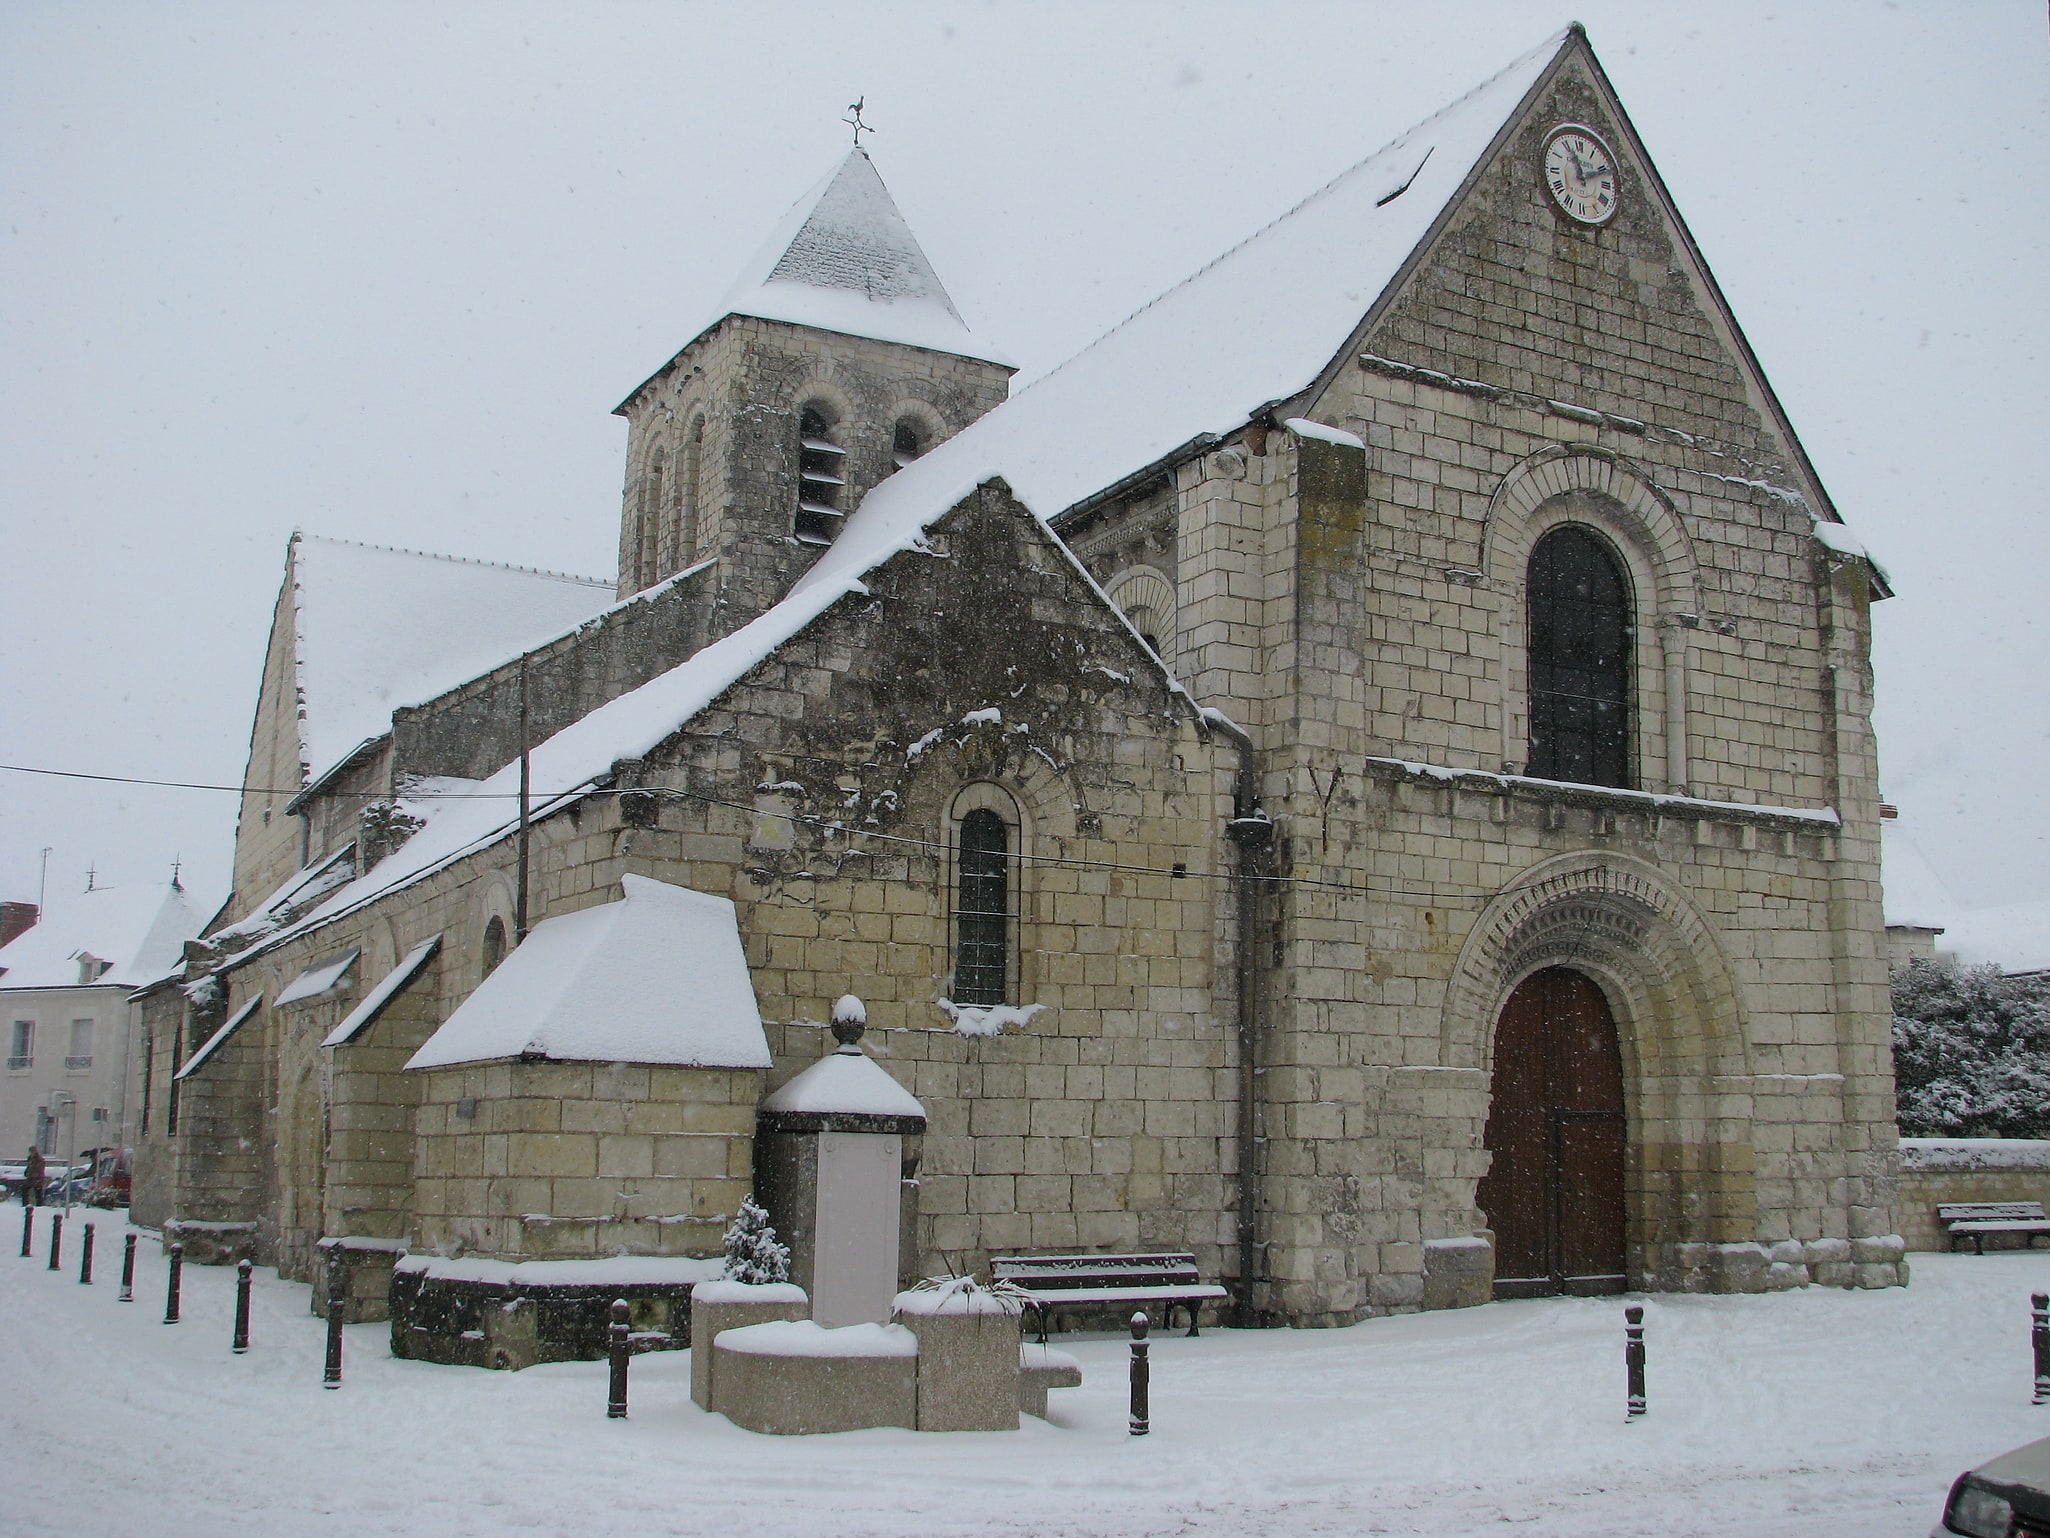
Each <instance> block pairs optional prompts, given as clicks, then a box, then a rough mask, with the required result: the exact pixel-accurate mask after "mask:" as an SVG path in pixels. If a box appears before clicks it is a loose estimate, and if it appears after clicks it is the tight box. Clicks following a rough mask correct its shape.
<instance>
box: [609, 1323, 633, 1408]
mask: <svg viewBox="0 0 2050 1538" xmlns="http://www.w3.org/2000/svg"><path fill="white" fill-rule="evenodd" d="M626 1315H627V1307H626V1299H624V1298H615V1299H613V1302H612V1323H611V1324H610V1325H608V1326H606V1329H605V1345H606V1350H607V1351H608V1352H609V1353H610V1355H611V1357H612V1390H611V1393H610V1395H609V1396H608V1397H607V1399H606V1401H605V1418H606V1419H607V1420H615V1421H623V1420H625V1419H626V1356H627V1336H628V1333H629V1331H628V1329H627V1323H626Z"/></svg>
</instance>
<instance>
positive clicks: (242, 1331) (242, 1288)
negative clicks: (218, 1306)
mask: <svg viewBox="0 0 2050 1538" xmlns="http://www.w3.org/2000/svg"><path fill="white" fill-rule="evenodd" d="M255 1274H256V1267H255V1266H254V1265H253V1264H251V1263H250V1261H249V1260H247V1259H246V1258H245V1259H242V1260H238V1261H236V1262H235V1350H236V1351H237V1352H238V1353H240V1352H243V1351H247V1350H248V1349H249V1279H250V1277H252V1276H254V1275H255Z"/></svg>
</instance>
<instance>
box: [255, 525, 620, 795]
mask: <svg viewBox="0 0 2050 1538" xmlns="http://www.w3.org/2000/svg"><path fill="white" fill-rule="evenodd" d="M290 581H291V583H292V598H293V609H294V615H295V620H294V622H295V625H296V634H295V638H294V640H295V645H294V661H295V663H296V666H297V673H298V686H299V693H300V706H301V713H300V720H299V746H300V756H301V759H302V761H303V763H304V765H305V768H306V774H307V777H308V780H309V781H311V780H317V779H319V778H320V777H321V776H322V775H324V774H326V773H328V772H329V771H330V770H332V769H334V768H335V767H337V766H338V765H339V764H340V763H341V762H342V761H343V760H345V759H347V758H348V757H349V756H351V755H352V754H354V753H355V752H356V750H357V749H358V748H360V747H361V746H362V745H363V744H364V743H366V742H369V741H372V740H374V739H376V738H379V737H382V736H383V735H384V734H385V733H386V732H388V731H390V730H391V716H392V711H393V710H394V709H396V708H397V707H399V706H401V705H413V704H418V703H419V702H420V701H422V700H429V699H432V698H434V696H436V695H437V694H441V693H443V692H445V691H446V690H449V689H452V688H454V687H455V686H456V685H458V684H461V683H466V682H467V681H469V680H470V679H472V678H475V677H476V676H477V675H479V674H480V673H484V672H486V671H488V670H489V669H491V668H494V667H496V666H498V665H499V664H500V663H502V662H504V661H505V660H506V659H507V658H508V657H513V656H517V655H518V654H519V653H520V652H522V651H526V650H528V649H529V648H531V647H534V646H538V645H540V644H541V643H542V642H544V641H548V640H552V639H553V638H554V637H556V636H558V635H560V634H562V633H563V632H564V631H565V630H568V629H570V628H571V627H572V626H574V625H576V624H578V623H579V622H581V621H583V620H586V619H588V618H590V617H591V616H592V615H593V614H595V613H597V612H598V611H599V610H600V609H603V608H605V607H606V606H607V605H608V604H610V603H611V602H612V601H613V598H614V592H613V585H612V584H611V583H610V582H606V581H602V580H600V579H598V578H595V577H571V576H565V575H563V574H561V573H559V572H549V571H532V570H529V569H527V568H525V567H520V566H499V565H494V564H492V563H490V562H486V561H466V560H460V559H458V558H456V557H454V556H445V555H423V554H421V553H420V552H418V551H414V550H394V549H389V548H386V547H384V546H381V545H359V544H354V543H352V542H350V541H348V540H339V539H323V538H321V537H319V536H317V535H311V534H297V535H294V536H293V539H292V549H291V556H290Z"/></svg>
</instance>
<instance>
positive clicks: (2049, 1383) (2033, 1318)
mask: <svg viewBox="0 0 2050 1538" xmlns="http://www.w3.org/2000/svg"><path fill="white" fill-rule="evenodd" d="M2029 1320H2030V1324H2029V1338H2030V1340H2031V1342H2032V1343H2033V1344H2034V1346H2035V1348H2036V1397H2035V1398H2034V1399H2031V1400H2030V1401H2029V1403H2030V1404H2050V1293H2042V1292H2036V1293H2031V1294H2030V1295H2029Z"/></svg>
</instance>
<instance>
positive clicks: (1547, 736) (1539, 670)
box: [1525, 523, 1633, 786]
mask: <svg viewBox="0 0 2050 1538" xmlns="http://www.w3.org/2000/svg"><path fill="white" fill-rule="evenodd" d="M1525 592H1526V594H1527V596H1528V602H1529V605H1530V762H1529V766H1528V769H1527V771H1526V772H1527V773H1530V774H1533V775H1536V776H1537V777H1538V778H1539V779H1545V780H1569V781H1572V782H1573V783H1575V784H1579V785H1618V786H1621V785H1628V784H1629V783H1630V640H1631V634H1632V630H1633V626H1632V624H1631V607H1630V588H1629V584H1628V583H1626V582H1625V581H1624V579H1623V571H1622V568H1621V567H1620V566H1619V565H1618V564H1617V562H1616V557H1615V556H1614V555H1613V554H1612V553H1611V552H1610V550H1609V547H1608V546H1607V545H1606V544H1604V543H1603V542H1602V540H1601V539H1600V538H1599V537H1597V536H1596V535H1595V534H1594V533H1592V532H1591V531H1590V530H1588V529H1585V528H1582V527H1581V526H1579V525H1577V524H1570V523H1569V524H1561V525H1560V526H1559V527H1558V528H1555V529H1553V530H1552V531H1551V532H1550V533H1549V534H1547V535H1545V536H1544V538H1542V539H1540V540H1539V541H1538V543H1537V548H1536V549H1535V550H1533V551H1531V554H1530V574H1529V581H1528V583H1527V585H1526V588H1525Z"/></svg>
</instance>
